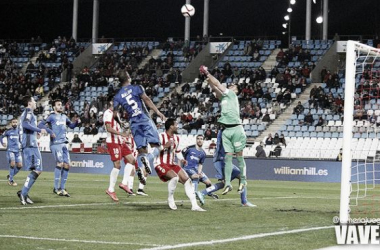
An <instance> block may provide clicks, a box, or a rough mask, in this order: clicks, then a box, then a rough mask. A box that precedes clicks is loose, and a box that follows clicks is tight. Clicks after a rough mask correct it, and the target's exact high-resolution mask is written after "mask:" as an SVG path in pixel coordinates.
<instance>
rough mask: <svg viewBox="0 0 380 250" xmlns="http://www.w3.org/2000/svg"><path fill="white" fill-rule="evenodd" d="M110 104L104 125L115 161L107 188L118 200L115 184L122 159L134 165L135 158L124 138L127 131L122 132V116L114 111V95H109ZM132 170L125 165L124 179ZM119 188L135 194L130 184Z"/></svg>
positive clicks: (107, 192)
mask: <svg viewBox="0 0 380 250" xmlns="http://www.w3.org/2000/svg"><path fill="white" fill-rule="evenodd" d="M108 104H109V109H107V110H106V111H105V112H104V115H103V121H104V126H105V127H106V130H107V139H106V142H107V148H108V153H109V154H110V156H111V161H112V162H113V168H112V171H111V174H110V185H109V187H108V189H107V190H106V194H108V195H109V196H110V197H111V199H112V200H113V201H115V202H118V201H119V198H117V196H116V192H115V184H116V181H117V176H118V175H119V172H120V168H121V163H120V161H121V159H123V158H124V160H125V161H126V162H128V163H130V164H132V166H133V165H134V164H135V158H134V157H133V155H132V151H131V150H130V149H129V148H128V146H127V144H126V143H125V141H124V140H123V139H122V137H127V133H126V132H122V130H121V126H120V117H119V114H118V112H114V109H113V97H112V96H109V97H108ZM131 170H132V168H130V167H129V165H127V164H126V165H125V167H124V177H123V178H124V179H127V177H128V176H129V175H130V173H131ZM119 188H120V189H122V190H124V191H125V192H126V193H128V194H133V192H132V191H131V190H130V189H129V188H128V186H127V185H124V184H123V183H120V184H119Z"/></svg>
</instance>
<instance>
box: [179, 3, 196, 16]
mask: <svg viewBox="0 0 380 250" xmlns="http://www.w3.org/2000/svg"><path fill="white" fill-rule="evenodd" d="M181 12H182V15H183V16H184V17H190V16H194V14H195V8H194V7H193V5H191V4H184V5H183V6H182V8H181Z"/></svg>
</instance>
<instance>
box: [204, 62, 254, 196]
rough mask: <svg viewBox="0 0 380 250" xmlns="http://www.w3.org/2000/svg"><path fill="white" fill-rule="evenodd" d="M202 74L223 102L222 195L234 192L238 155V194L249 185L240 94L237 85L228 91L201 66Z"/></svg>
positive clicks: (219, 121) (219, 120)
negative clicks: (234, 162)
mask: <svg viewBox="0 0 380 250" xmlns="http://www.w3.org/2000/svg"><path fill="white" fill-rule="evenodd" d="M199 71H200V73H201V74H203V75H205V76H206V77H207V81H208V83H209V84H210V86H211V88H212V89H213V91H214V92H215V94H216V97H217V98H218V99H220V100H221V107H222V111H221V116H220V118H219V119H218V123H219V124H221V126H222V127H223V133H222V142H223V147H224V149H225V151H226V157H225V164H226V165H225V169H224V170H225V181H226V183H225V187H224V190H223V193H222V194H227V193H228V192H230V191H232V185H231V175H232V158H233V156H234V154H236V156H237V157H236V158H237V160H238V163H239V165H238V167H239V169H240V184H239V188H238V192H239V193H241V192H243V190H244V186H246V185H247V180H246V176H245V173H246V166H245V160H244V156H243V149H244V148H245V144H246V142H247V137H246V135H245V131H244V128H243V126H242V125H241V124H240V108H239V100H238V97H237V94H238V92H239V90H238V86H237V85H236V84H234V85H231V86H230V87H229V88H228V89H227V88H226V87H224V86H223V85H222V84H221V83H220V82H219V81H218V79H216V78H215V77H214V76H212V75H211V74H210V73H209V72H208V70H207V67H205V66H203V65H202V66H201V67H200V68H199Z"/></svg>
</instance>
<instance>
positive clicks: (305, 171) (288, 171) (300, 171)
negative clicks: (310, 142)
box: [274, 167, 329, 175]
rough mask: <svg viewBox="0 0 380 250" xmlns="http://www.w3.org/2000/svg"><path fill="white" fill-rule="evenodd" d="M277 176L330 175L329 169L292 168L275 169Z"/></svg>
mask: <svg viewBox="0 0 380 250" xmlns="http://www.w3.org/2000/svg"><path fill="white" fill-rule="evenodd" d="M274 173H275V174H284V175H329V173H328V170H327V169H317V168H312V167H310V168H306V167H305V168H291V167H280V168H274Z"/></svg>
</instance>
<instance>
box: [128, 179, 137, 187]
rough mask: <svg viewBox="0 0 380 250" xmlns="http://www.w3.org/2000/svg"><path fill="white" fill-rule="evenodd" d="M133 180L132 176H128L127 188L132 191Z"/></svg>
mask: <svg viewBox="0 0 380 250" xmlns="http://www.w3.org/2000/svg"><path fill="white" fill-rule="evenodd" d="M134 180H135V177H134V176H128V188H129V189H133V181H134Z"/></svg>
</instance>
